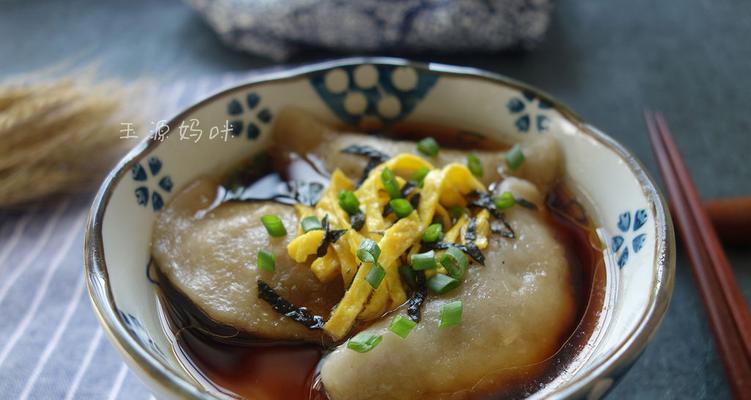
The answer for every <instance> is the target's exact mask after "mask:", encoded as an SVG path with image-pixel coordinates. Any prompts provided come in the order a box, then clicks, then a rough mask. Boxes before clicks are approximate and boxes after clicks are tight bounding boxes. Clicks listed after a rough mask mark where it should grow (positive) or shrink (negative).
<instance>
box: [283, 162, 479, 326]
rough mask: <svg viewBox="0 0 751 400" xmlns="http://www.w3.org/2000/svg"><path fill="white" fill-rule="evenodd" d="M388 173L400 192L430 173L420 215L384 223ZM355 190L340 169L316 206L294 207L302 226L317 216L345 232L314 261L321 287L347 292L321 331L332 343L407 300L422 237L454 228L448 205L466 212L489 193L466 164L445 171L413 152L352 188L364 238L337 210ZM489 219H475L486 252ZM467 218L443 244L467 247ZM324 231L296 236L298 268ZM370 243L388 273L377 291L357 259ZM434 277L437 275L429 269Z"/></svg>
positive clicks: (292, 253)
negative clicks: (406, 266)
mask: <svg viewBox="0 0 751 400" xmlns="http://www.w3.org/2000/svg"><path fill="white" fill-rule="evenodd" d="M384 168H389V169H391V170H392V171H393V172H394V174H395V175H396V176H397V183H398V184H399V186H400V187H401V186H403V185H404V184H405V182H406V181H405V179H408V178H409V177H411V176H412V174H414V173H415V171H417V170H418V169H420V168H428V169H429V172H428V174H427V176H426V177H425V179H424V181H423V187H422V188H421V189H415V190H416V191H417V190H419V193H420V201H419V204H418V207H417V210H416V211H415V212H413V213H412V214H410V215H409V216H407V217H406V218H402V219H398V220H397V219H396V217H395V216H394V215H390V216H388V217H383V214H382V212H383V208H384V206H385V205H386V203H387V202H388V201H389V197H388V195H387V194H386V193H385V191H384V189H383V183H382V182H381V179H380V177H381V172H382V171H383V170H384ZM353 187H354V184H353V183H352V180H350V179H349V178H348V177H347V176H346V175H345V174H344V173H343V172H342V171H341V170H339V169H337V170H335V171H334V173H333V174H332V175H331V183H330V184H329V187H328V188H327V190H326V191H325V192H324V193H323V194H322V196H321V199H320V200H319V202H318V204H316V206H315V207H314V208H311V207H305V206H296V210H297V215H298V218H299V219H300V220H302V218H304V217H306V216H310V215H316V216H317V217H318V218H319V219H323V218H324V217H326V218H328V222H329V225H330V229H346V230H347V232H346V233H345V234H344V235H343V236H342V237H341V238H340V239H339V240H338V241H337V242H336V243H334V244H332V245H331V246H329V248H328V249H327V251H326V254H325V255H324V256H323V257H316V258H315V259H314V260H313V261H312V263H311V264H310V268H311V270H312V272H313V273H314V274H315V276H316V277H317V278H318V279H319V280H320V281H322V282H329V281H332V280H334V279H336V278H337V276H341V279H342V281H343V282H344V287H345V288H347V290H346V291H345V293H344V296H343V297H342V300H341V301H340V302H339V304H338V305H337V306H336V308H335V309H334V310H333V312H332V314H331V316H330V317H329V319H328V321H327V322H326V324H325V325H324V327H323V329H324V331H326V332H327V333H328V334H329V335H330V336H331V337H333V338H334V339H336V340H338V339H341V338H343V337H344V336H345V335H346V334H347V333H348V332H349V330H350V329H351V328H352V326H353V325H354V323H355V321H356V320H358V319H359V320H369V319H374V318H378V317H380V316H381V315H383V313H385V312H387V311H390V310H392V309H394V308H396V307H398V306H399V305H401V304H403V303H404V302H405V301H406V300H407V294H406V291H405V289H404V286H403V284H402V281H401V277H400V276H399V271H398V268H399V265H400V259H401V257H402V256H403V255H405V254H413V253H415V252H417V251H418V249H419V248H420V240H421V238H422V234H423V231H424V230H425V228H427V227H428V225H430V224H431V223H432V221H433V218H434V217H437V218H439V219H440V220H441V221H442V222H443V225H444V227H446V228H448V227H449V226H451V217H450V216H449V213H448V211H447V210H446V209H447V207H452V206H462V207H464V206H466V204H467V202H466V196H467V194H469V193H470V192H473V191H480V192H484V191H485V187H484V186H483V185H482V183H480V182H479V181H478V180H477V179H476V178H475V177H474V176H473V175H472V173H471V172H470V171H469V169H467V167H466V166H464V165H462V164H458V163H452V164H449V165H447V166H445V167H444V168H442V169H435V168H433V166H432V165H431V164H430V163H429V162H427V161H425V160H424V159H422V158H420V157H418V156H415V155H412V154H400V155H398V156H396V157H394V158H391V159H390V160H388V161H386V162H385V163H382V164H380V165H378V166H376V167H375V168H373V170H371V172H370V173H369V175H368V177H367V178H366V179H365V181H364V182H363V183H362V185H360V187H359V188H357V189H356V190H355V195H356V196H357V198H358V200H359V201H360V208H361V210H362V211H363V213H364V214H365V226H364V227H363V229H361V231H360V232H357V231H355V230H353V229H351V226H350V223H349V215H347V213H346V212H345V211H344V210H343V209H342V208H341V207H340V206H339V203H338V194H339V192H341V191H342V190H352V189H353ZM488 219H489V214H488V212H487V211H485V210H483V211H480V212H479V213H478V214H477V217H476V235H477V240H476V244H477V246H478V247H479V248H480V249H483V248H485V247H487V243H488V233H489V229H490V228H489V221H488ZM468 222H469V218H468V217H467V215H463V216H462V217H461V218H459V220H457V221H456V223H455V224H453V226H451V228H450V229H448V231H447V232H446V234H445V235H444V240H445V241H446V242H452V243H463V240H464V233H465V231H466V229H467V225H468ZM324 236H325V232H324V231H322V230H314V231H310V232H307V233H305V232H303V230H302V227H299V228H298V236H297V237H296V238H295V239H293V240H292V241H291V242H290V243H289V245H288V246H287V252H288V253H289V255H290V257H292V258H293V259H294V260H295V261H297V262H299V263H304V262H306V261H307V260H308V259H309V258H310V257H311V256H315V255H316V252H317V250H318V247H319V246H320V244H321V242H322V240H323V239H324ZM365 238H370V239H372V240H374V241H376V242H377V243H378V246H379V247H380V249H381V255H380V257H379V258H378V262H379V264H380V265H382V266H383V268H384V269H385V271H386V275H385V277H384V280H383V281H382V282H381V285H380V286H379V287H378V288H377V289H375V290H374V289H373V288H372V287H371V286H370V284H369V283H368V282H367V281H366V280H365V277H366V276H367V274H368V272H369V271H370V269H371V268H372V265H371V264H370V263H360V262H359V261H358V260H357V256H356V254H357V249H358V248H359V246H360V243H361V242H362V241H363V240H364V239H365ZM432 273H435V271H432Z"/></svg>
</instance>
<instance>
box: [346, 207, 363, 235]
mask: <svg viewBox="0 0 751 400" xmlns="http://www.w3.org/2000/svg"><path fill="white" fill-rule="evenodd" d="M349 224H350V225H352V229H354V230H356V231H359V230H360V229H362V227H363V226H365V213H363V212H362V211H358V212H356V213H354V214H352V215H350V216H349Z"/></svg>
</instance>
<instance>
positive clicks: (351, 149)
mask: <svg viewBox="0 0 751 400" xmlns="http://www.w3.org/2000/svg"><path fill="white" fill-rule="evenodd" d="M340 151H341V152H342V153H346V154H354V155H358V156H365V157H368V163H367V164H366V165H365V168H364V169H363V171H362V176H360V179H359V180H358V181H357V186H358V187H359V186H360V185H361V184H362V183H363V182H365V179H367V177H368V175H369V174H370V171H372V170H373V168H375V167H376V166H377V165H378V164H381V163H383V162H386V161H387V160H388V159H389V158H391V157H390V156H389V155H388V154H386V153H384V152H382V151H380V150H377V149H374V148H372V147H370V146H365V145H359V144H353V145H349V146H347V147H345V148H343V149H341V150H340Z"/></svg>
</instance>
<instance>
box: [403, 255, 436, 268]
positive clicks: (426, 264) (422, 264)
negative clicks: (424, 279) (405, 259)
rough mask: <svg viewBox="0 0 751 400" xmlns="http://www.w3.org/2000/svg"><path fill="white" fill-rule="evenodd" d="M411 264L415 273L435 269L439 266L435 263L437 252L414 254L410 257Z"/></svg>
mask: <svg viewBox="0 0 751 400" xmlns="http://www.w3.org/2000/svg"><path fill="white" fill-rule="evenodd" d="M409 264H410V265H411V266H412V269H414V270H415V271H422V270H426V269H433V268H435V267H436V266H437V264H436V263H435V251H433V250H430V251H426V252H425V253H417V254H412V255H411V256H410V257H409Z"/></svg>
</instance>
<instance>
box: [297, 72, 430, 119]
mask: <svg viewBox="0 0 751 400" xmlns="http://www.w3.org/2000/svg"><path fill="white" fill-rule="evenodd" d="M437 81H438V75H436V74H429V73H423V72H418V71H417V70H416V69H414V68H411V67H407V66H395V65H373V64H363V65H357V66H354V65H352V66H342V67H339V68H335V69H332V70H329V71H321V72H320V73H317V74H315V75H314V76H313V77H312V78H310V84H311V85H312V86H313V88H314V89H315V91H316V92H317V93H318V95H319V96H320V98H321V99H322V100H323V101H324V102H325V103H326V105H327V106H328V107H329V109H330V110H331V111H332V112H333V113H334V114H336V115H337V116H338V117H339V119H341V120H342V121H344V122H345V123H347V124H350V125H353V126H358V125H359V126H362V125H363V124H366V123H367V122H369V121H377V122H379V123H380V124H383V125H386V124H391V123H394V122H396V121H399V120H401V119H403V118H405V117H406V116H407V115H409V113H411V112H412V110H414V108H415V107H416V106H417V104H418V103H419V102H420V101H421V100H422V99H423V98H425V96H426V95H427V94H428V92H429V91H430V89H432V88H433V86H434V85H435V84H436V82H437Z"/></svg>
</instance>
